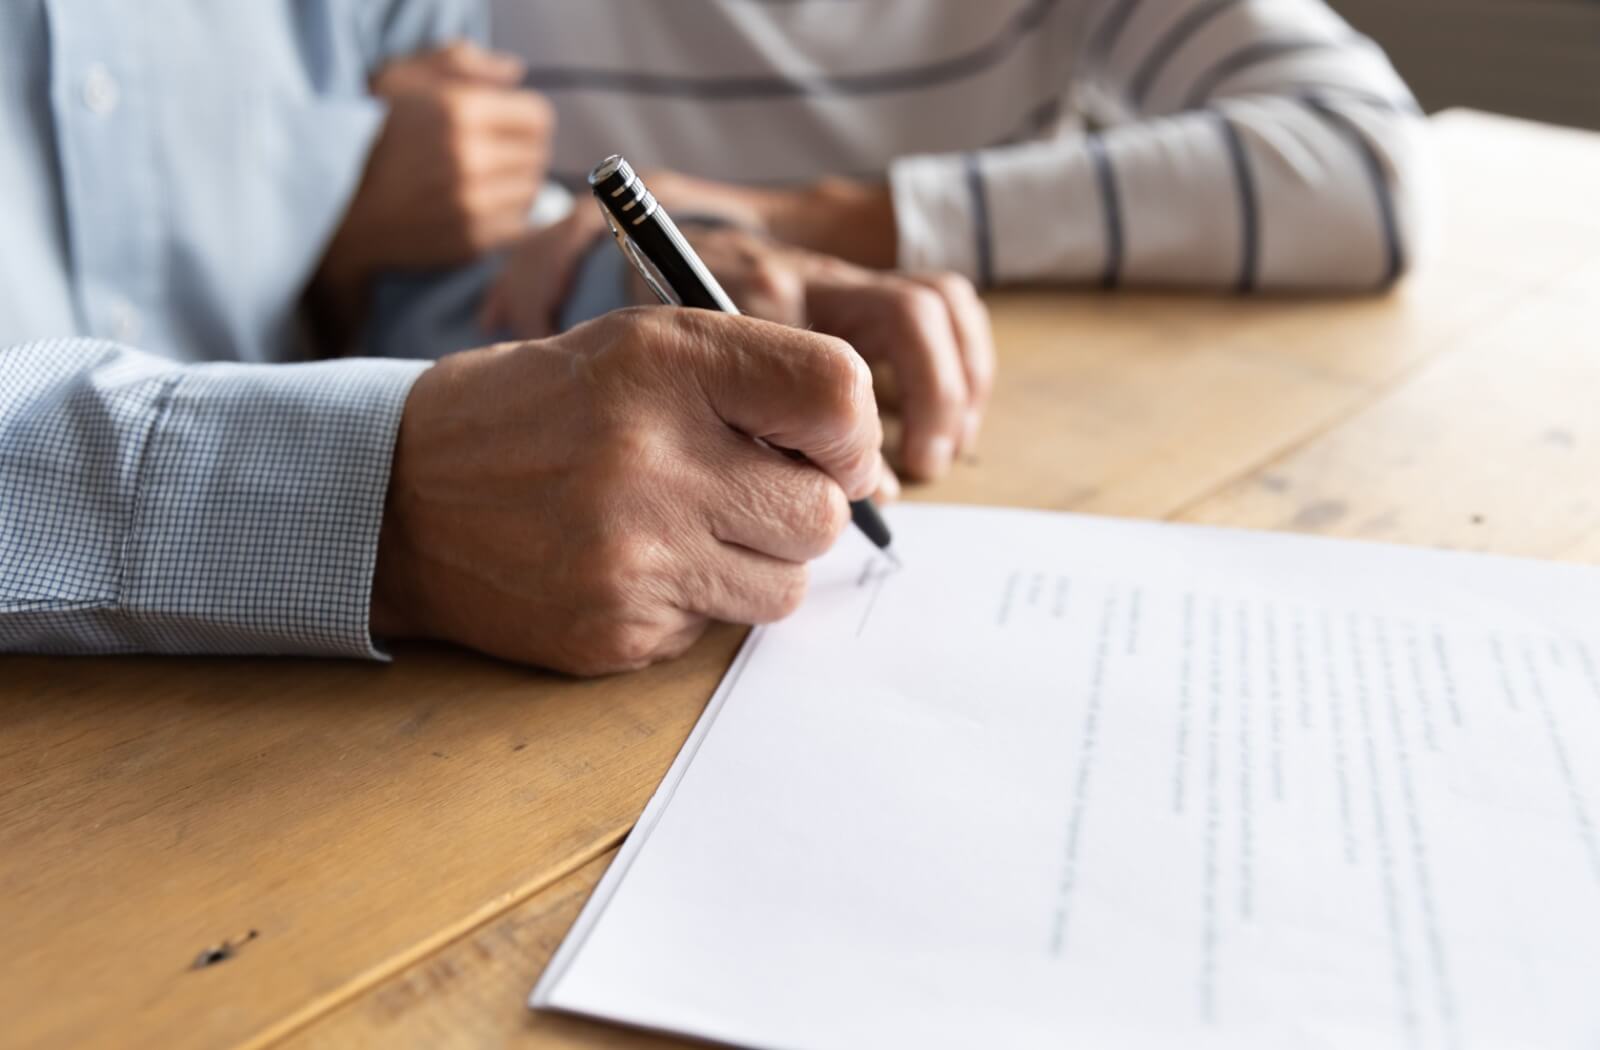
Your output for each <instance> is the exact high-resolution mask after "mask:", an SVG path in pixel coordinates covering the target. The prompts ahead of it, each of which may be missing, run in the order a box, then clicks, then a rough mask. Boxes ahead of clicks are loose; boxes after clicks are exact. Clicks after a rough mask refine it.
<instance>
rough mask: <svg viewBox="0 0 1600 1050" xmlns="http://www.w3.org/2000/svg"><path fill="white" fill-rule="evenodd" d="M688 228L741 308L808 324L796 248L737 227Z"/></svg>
mask: <svg viewBox="0 0 1600 1050" xmlns="http://www.w3.org/2000/svg"><path fill="white" fill-rule="evenodd" d="M686 233H687V235H688V237H689V241H690V243H692V244H693V245H694V247H695V249H696V251H698V252H699V254H700V258H701V260H702V261H703V262H704V263H705V264H706V266H707V268H709V269H710V270H711V272H712V273H713V274H715V275H716V277H717V280H718V281H719V282H721V284H722V287H723V288H724V289H725V290H726V291H727V293H728V295H729V297H730V298H732V299H733V301H734V302H735V303H737V304H739V309H740V310H742V311H744V312H745V313H746V314H749V315H750V316H751V317H759V318H761V319H762V320H765V321H776V322H777V323H779V324H787V325H795V326H797V327H798V326H802V325H804V324H805V319H806V286H805V278H804V276H803V274H802V272H801V268H800V267H799V266H798V265H797V264H796V260H795V259H794V258H792V253H789V252H786V251H785V250H783V249H781V248H779V247H777V246H775V245H774V244H772V242H770V241H768V240H766V239H765V238H763V237H759V236H757V235H755V234H753V233H750V232H749V231H748V230H742V229H739V228H737V227H714V228H703V227H702V228H698V229H697V228H695V227H694V226H692V225H691V226H689V227H687V228H686Z"/></svg>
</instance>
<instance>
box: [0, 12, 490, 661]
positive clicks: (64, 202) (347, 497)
mask: <svg viewBox="0 0 1600 1050" xmlns="http://www.w3.org/2000/svg"><path fill="white" fill-rule="evenodd" d="M481 19H482V15H481V12H480V10H479V7H478V4H477V3H476V2H475V0H248V2H246V0H232V2H223V3H219V2H217V0H138V2H130V0H3V2H0V649H6V650H14V651H18V650H22V651H51V652H137V651H145V652H229V653H244V652H282V653H314V654H327V655H348V656H374V655H377V653H376V651H375V649H374V648H373V644H372V639H371V636H370V633H369V625H368V608H369V603H370V597H371V587H372V573H373V567H374V562H375V557H376V551H377V542H378V530H379V526H380V523H381V519H382V513H383V503H384V497H385V493H386V491H387V487H388V472H389V461H390V456H391V453H392V449H393V445H394V438H395V433H396V430H397V428H398V425H399V419H400V414H401V409H402V407H403V405H404V401H405V397H406V394H407V393H408V391H409V389H410V386H411V383H412V382H413V381H414V380H415V378H416V376H417V375H419V374H420V372H421V370H422V369H423V368H424V367H426V366H425V365H424V364H421V363H416V362H409V361H392V360H391V361H383V360H364V359H351V360H341V361H332V362H309V361H307V360H306V358H307V349H306V345H305V341H304V339H303V337H302V334H301V332H300V330H299V324H300V321H299V316H300V315H299V310H298V302H299V299H300V296H301V293H302V291H303V289H304V287H305V284H306V282H307V280H308V278H309V277H310V275H311V274H312V272H313V271H314V269H315V267H316V264H317V261H318V259H319V258H320V256H321V254H322V251H323V248H324V246H325V245H326V242H327V240H328V238H329V237H330V236H331V235H332V232H333V231H334V229H335V228H336V227H337V225H338V221H339V218H340V216H341V214H342V213H343V210H344V208H345V206H346V204H347V203H348V199H349V197H350V195H351V193H352V192H353V190H354V188H355V186H356V184H357V182H358V181H359V178H360V175H361V170H362V166H363V164H364V162H365V160H366V156H367V152H368V149H369V147H370V145H371V142H372V140H373V137H374V136H375V134H376V133H377V131H378V129H379V127H380V126H381V124H382V120H383V112H384V111H383V108H382V106H381V104H379V103H378V102H376V101H374V100H373V99H371V98H370V97H367V94H366V91H367V86H366V84H367V78H368V75H369V74H370V72H371V71H372V70H373V69H375V68H376V67H377V66H378V65H379V64H381V63H382V62H383V61H385V60H387V59H388V58H391V57H395V56H398V55H402V54H406V53H409V52H412V51H415V50H418V49H421V48H425V47H429V46H434V45H436V44H439V43H442V42H444V41H445V40H448V39H452V38H457V37H461V36H481V33H482V29H483V26H482V24H481ZM293 362H298V363H293Z"/></svg>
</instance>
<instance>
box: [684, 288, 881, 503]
mask: <svg viewBox="0 0 1600 1050" xmlns="http://www.w3.org/2000/svg"><path fill="white" fill-rule="evenodd" d="M654 313H655V314H656V315H657V316H658V317H660V318H661V319H662V323H666V324H670V325H672V326H673V328H674V332H673V333H672V336H671V337H670V338H671V340H672V341H675V342H676V343H677V345H678V347H679V350H680V353H682V356H683V358H684V359H685V364H687V365H689V366H690V367H691V368H693V369H694V375H695V378H696V379H697V380H698V382H699V385H700V388H701V390H702V392H703V393H704V395H705V397H706V400H707V403H708V404H709V406H710V408H711V409H712V411H713V412H715V413H716V415H717V416H718V418H720V419H721V420H722V421H724V422H725V423H727V424H728V425H729V426H732V427H733V428H735V429H736V430H739V431H741V432H742V433H744V434H747V435H749V436H751V437H756V438H760V439H762V440H763V441H766V442H767V443H768V444H771V445H775V446H777V447H778V448H781V449H793V450H795V451H797V452H800V453H802V454H803V455H804V456H805V457H806V458H807V459H809V460H810V461H811V462H812V463H813V464H815V465H816V466H817V467H818V468H820V469H821V470H822V471H823V472H824V473H826V474H828V475H829V476H831V477H832V478H833V479H834V481H836V482H837V483H838V484H839V486H840V487H841V488H843V489H844V491H845V494H846V495H847V496H849V497H850V498H851V499H860V498H861V497H864V496H867V495H869V494H870V493H872V492H873V491H875V490H876V489H877V487H878V484H879V477H878V475H879V463H880V459H879V455H878V449H879V446H880V444H881V443H882V438H883V430H882V427H881V425H880V424H879V421H878V411H877V405H876V404H874V402H873V399H872V373H871V372H870V371H869V370H868V369H867V366H866V363H865V362H864V361H863V360H862V359H861V358H860V356H859V355H857V354H856V353H855V351H854V350H852V349H851V347H850V345H849V344H848V343H845V342H843V341H841V340H838V339H834V338H831V337H829V336H824V335H818V334H816V333H814V332H805V331H800V330H798V329H793V328H786V327H784V326H781V325H775V324H770V323H768V322H765V321H759V320H756V319H755V318H749V317H730V316H726V315H722V314H713V313H710V312H707V311H703V310H674V311H654ZM696 348H697V349H696ZM685 350H687V351H689V352H687V353H683V351H685Z"/></svg>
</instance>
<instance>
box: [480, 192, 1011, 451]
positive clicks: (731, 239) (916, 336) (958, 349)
mask: <svg viewBox="0 0 1600 1050" xmlns="http://www.w3.org/2000/svg"><path fill="white" fill-rule="evenodd" d="M647 180H648V181H649V183H650V185H651V187H652V189H654V188H655V186H656V185H658V184H660V185H662V186H663V193H665V194H669V195H671V194H673V193H674V188H675V187H676V183H675V182H673V181H671V180H667V179H663V177H662V176H661V175H658V174H652V175H649V176H647ZM658 196H660V195H658ZM660 199H662V200H663V202H664V203H665V202H666V201H667V198H666V197H661V198H660ZM685 203H687V204H688V205H689V206H691V207H692V205H693V203H694V202H693V200H692V198H691V199H689V200H687V201H685V200H682V199H674V200H673V201H672V202H671V204H669V207H671V206H678V205H683V204H685ZM587 204H588V202H580V204H579V206H578V208H577V210H576V211H575V212H574V213H573V214H572V215H571V216H570V217H569V218H568V219H566V220H564V221H563V222H559V223H556V224H555V225H553V226H550V227H547V228H545V229H543V230H540V231H538V232H536V233H533V234H530V235H528V236H527V237H526V238H524V239H523V240H522V241H521V242H519V243H518V245H517V247H516V248H515V249H513V250H512V252H511V253H510V254H509V255H508V257H507V260H506V267H505V269H504V270H503V271H502V273H501V275H500V277H499V279H498V281H497V282H496V284H495V286H494V287H493V288H492V289H491V291H490V293H489V296H488V298H487V300H486V303H485V310H484V318H483V320H484V322H485V324H486V325H487V326H488V327H490V328H491V329H493V330H502V331H510V332H512V333H514V334H516V335H517V336H519V337H523V338H531V337H537V336H541V335H545V334H548V333H549V332H550V331H551V330H552V328H553V326H554V319H555V315H556V313H557V311H558V310H559V309H560V306H561V303H562V302H563V301H564V300H565V298H566V295H567V293H568V291H569V288H568V284H569V281H570V277H569V276H568V275H569V274H570V273H571V272H572V271H573V268H574V262H575V260H576V258H577V257H578V256H579V255H581V253H582V252H584V251H586V250H588V249H589V247H590V246H591V245H592V244H593V243H594V239H595V237H597V236H600V235H602V231H603V230H604V225H605V224H604V221H603V219H602V218H601V217H600V215H599V213H598V209H596V208H594V207H592V206H586V205H587ZM684 234H685V236H687V237H688V238H689V240H690V241H691V242H692V243H693V244H694V246H695V248H696V250H697V251H698V252H699V253H700V255H701V257H702V258H703V259H704V260H705V263H706V265H707V266H708V267H709V268H710V269H711V271H712V273H714V274H715V275H716V277H717V279H718V281H720V282H721V283H722V284H723V286H724V287H725V288H726V290H727V292H728V294H729V295H730V296H731V297H732V298H733V300H734V302H735V303H737V304H738V305H739V308H740V309H741V310H743V311H744V312H745V313H747V314H750V315H752V316H756V317H762V318H765V319H767V320H771V321H778V322H781V323H783V324H788V325H794V326H796V327H809V328H812V329H815V330H816V331H819V332H824V333H826V334H828V335H833V336H838V337H839V338H841V339H845V340H847V341H848V342H850V343H851V345H853V346H854V347H855V349H856V350H857V351H858V352H859V353H860V354H861V355H862V357H864V358H865V359H866V361H867V362H868V364H869V365H871V366H872V368H873V371H874V374H875V376H876V377H877V380H878V389H879V400H880V404H881V406H882V407H883V408H885V409H893V410H894V411H895V412H896V413H897V414H898V416H899V418H900V422H901V440H900V456H899V463H900V465H901V467H902V469H904V470H905V472H906V473H907V474H908V475H909V476H910V477H912V478H916V479H923V480H927V479H933V478H937V477H939V476H940V475H942V474H944V473H945V471H946V470H948V469H949V467H950V464H951V461H952V460H953V459H954V458H955V457H956V456H957V455H959V454H961V453H962V452H970V451H971V450H972V449H973V448H974V447H975V446H976V442H977V436H978V431H979V429H980V427H981V425H982V421H983V411H984V407H985V405H986V403H987V401H988V397H989V391H990V388H991V386H992V385H993V380H994V368H995V352H994V341H993V337H992V335H991V333H990V326H989V315H988V311H987V310H986V309H985V307H984V305H983V301H982V300H981V299H979V298H978V295H977V292H976V291H975V290H974V289H973V287H972V284H971V282H970V281H968V280H967V279H966V278H964V277H961V276H959V275H957V274H952V273H930V274H906V273H895V272H888V271H881V270H870V269H866V268H864V267H860V266H856V265H854V264H852V263H848V262H845V261H843V260H841V259H837V258H832V257H829V256H825V255H820V254H817V253H815V252H811V251H807V250H805V249H802V248H795V247H792V246H789V245H785V244H782V243H779V242H778V241H775V240H773V239H771V238H769V237H766V236H763V235H760V234H754V233H750V232H748V231H746V230H745V229H742V228H739V227H731V226H721V227H704V226H696V225H695V224H693V223H692V222H690V223H685V224H684ZM634 297H635V300H636V301H638V302H646V301H653V299H652V298H651V296H650V293H649V291H648V289H646V288H645V287H644V285H643V282H638V283H637V284H636V286H635V288H634Z"/></svg>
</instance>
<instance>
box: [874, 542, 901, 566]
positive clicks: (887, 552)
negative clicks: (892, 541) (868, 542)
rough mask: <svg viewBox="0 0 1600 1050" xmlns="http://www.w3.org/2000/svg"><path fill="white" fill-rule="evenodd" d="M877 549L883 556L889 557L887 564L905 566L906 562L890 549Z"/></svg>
mask: <svg viewBox="0 0 1600 1050" xmlns="http://www.w3.org/2000/svg"><path fill="white" fill-rule="evenodd" d="M878 549H879V550H881V551H882V552H883V556H884V557H885V558H888V559H889V564H891V565H893V566H894V567H895V568H897V569H903V568H905V567H906V563H905V562H903V561H901V560H900V555H898V554H896V553H895V552H894V551H893V550H892V549H890V548H888V547H880V548H878Z"/></svg>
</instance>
